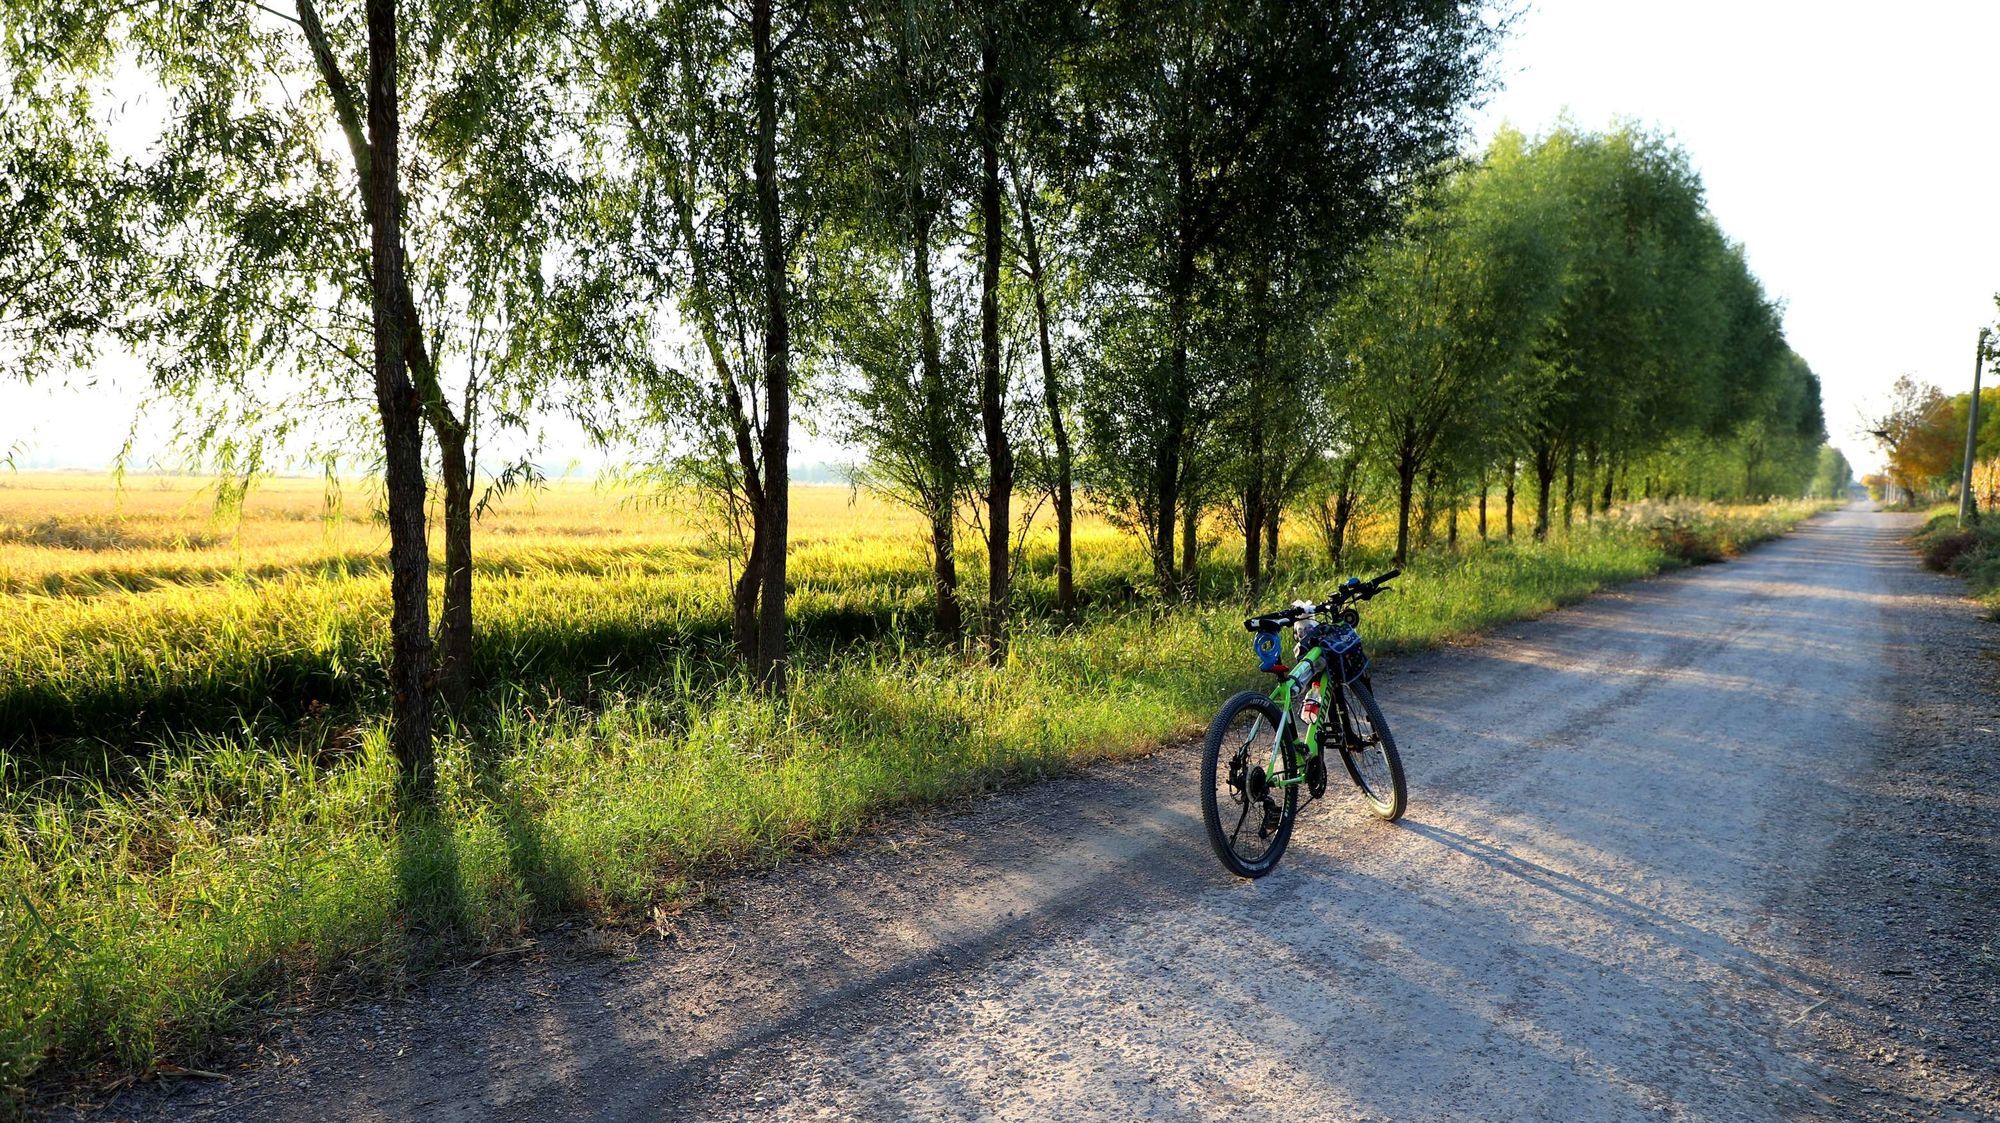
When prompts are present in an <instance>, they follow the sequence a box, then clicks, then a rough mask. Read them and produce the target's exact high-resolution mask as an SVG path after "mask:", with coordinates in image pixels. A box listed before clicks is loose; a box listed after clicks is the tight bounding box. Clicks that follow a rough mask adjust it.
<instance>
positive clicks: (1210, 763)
mask: <svg viewBox="0 0 2000 1123" xmlns="http://www.w3.org/2000/svg"><path fill="white" fill-rule="evenodd" d="M1401 572H1402V571H1401V570H1396V569H1392V570H1390V571H1389V572H1387V573H1384V574H1382V575H1381V576H1380V577H1377V578H1374V579H1373V580H1370V581H1363V580H1361V579H1360V578H1358V577H1350V578H1348V579H1347V581H1346V583H1345V584H1343V585H1341V586H1340V587H1339V588H1338V589H1337V590H1336V591H1335V592H1334V595H1333V597H1332V599H1330V600H1327V601H1325V602H1323V603H1321V604H1314V603H1312V602H1311V601H1299V602H1297V603H1295V604H1293V605H1292V607H1290V608H1287V609H1284V610H1282V611H1279V612H1269V613H1265V614H1264V615H1262V616H1253V617H1251V618H1250V619H1248V620H1245V621H1244V622H1243V626H1244V628H1246V629H1248V630H1249V631H1251V632H1252V633H1254V634H1255V635H1256V641H1255V644H1254V647H1255V650H1256V652H1257V655H1258V658H1259V660H1260V662H1261V666H1262V669H1263V670H1265V671H1269V672H1271V673H1272V674H1275V675H1278V676H1279V678H1278V685H1277V686H1275V687H1273V688H1272V689H1271V692H1270V693H1269V694H1260V693H1258V692H1257V691H1255V690H1246V691H1244V692H1243V693H1241V694H1238V695H1236V696H1235V697H1234V698H1231V699H1230V700H1229V701H1227V702H1225V703H1223V706H1222V712H1221V713H1218V714H1216V715H1215V720H1214V721H1213V722H1211V723H1210V724H1209V727H1208V740H1207V742H1206V743H1205V744H1204V745H1203V746H1202V765H1201V767H1202V789H1201V813H1202V819H1203V821H1204V822H1206V823H1207V825H1208V840H1209V841H1210V842H1211V843H1213V844H1214V845H1215V854H1216V857H1218V858H1221V859H1222V864H1223V865H1224V866H1226V867H1228V869H1229V872H1231V873H1233V874H1235V875H1237V876H1238V877H1250V878H1256V877H1263V876H1264V875H1265V874H1267V873H1270V872H1271V871H1272V870H1274V869H1276V868H1277V867H1278V859H1279V858H1281V857H1283V856H1284V853H1285V846H1286V844H1287V843H1289V842H1290V841H1291V839H1292V822H1293V819H1294V818H1295V817H1296V816H1297V814H1298V807H1299V789H1300V788H1304V789H1305V790H1306V792H1307V793H1308V794H1309V795H1310V797H1311V798H1313V799H1319V798H1321V797H1322V796H1324V795H1325V794H1326V777H1327V765H1326V756H1327V753H1328V751H1329V750H1331V751H1333V752H1337V753H1338V754H1339V757H1340V762H1341V764H1342V765H1344V766H1345V767H1346V769H1347V775H1348V778H1349V779H1351V780H1353V781H1354V786H1355V787H1356V788H1359V789H1360V790H1361V796H1362V798H1363V800H1365V801H1366V802H1367V804H1368V808H1369V810H1371V811H1373V812H1374V813H1375V814H1376V815H1377V816H1379V817H1381V818H1383V819H1388V820H1391V821H1393V820H1395V819H1398V818H1401V817H1402V814H1403V808H1404V806H1405V805H1406V804H1407V802H1408V799H1409V796H1408V792H1407V790H1406V789H1405V788H1404V784H1403V758H1402V757H1401V756H1398V755H1397V753H1396V739H1395V738H1394V737H1393V736H1391V735H1390V733H1389V723H1388V722H1386V721H1384V720H1383V718H1382V710H1381V707H1379V706H1377V705H1376V704H1375V693H1374V691H1373V689H1371V686H1370V680H1369V675H1368V655H1367V652H1366V651H1365V650H1364V649H1363V648H1362V645H1361V635H1360V633H1358V632H1356V631H1355V625H1357V624H1359V623H1360V622H1361V616H1360V614H1359V613H1358V612H1356V611H1355V609H1354V607H1353V606H1354V605H1355V604H1358V603H1360V602H1362V601H1366V600H1370V599H1372V598H1373V597H1375V596H1376V595H1377V594H1379V593H1381V592H1382V590H1383V589H1384V588H1385V587H1386V586H1387V585H1388V583H1389V582H1390V581H1391V580H1393V579H1394V578H1395V577H1396V576H1398V575H1399V574H1400V573H1401ZM1321 617H1325V618H1326V621H1325V622H1324V623H1322V622H1321ZM1286 625H1290V626H1291V627H1292V628H1293V629H1294V630H1295V631H1296V632H1297V633H1298V644H1297V647H1296V649H1295V651H1294V659H1293V663H1292V664H1291V665H1289V666H1287V665H1286V664H1285V663H1283V662H1281V661H1280V658H1279V656H1280V655H1281V654H1282V651H1283V643H1282V640H1281V638H1280V633H1281V632H1282V631H1283V629H1284V628H1285V626H1286Z"/></svg>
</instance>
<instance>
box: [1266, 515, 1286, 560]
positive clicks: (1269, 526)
mask: <svg viewBox="0 0 2000 1123" xmlns="http://www.w3.org/2000/svg"><path fill="white" fill-rule="evenodd" d="M1284 513H1285V512H1284V508H1283V506H1282V505H1280V504H1278V503H1276V502H1266V503H1265V504H1264V567H1265V572H1266V573H1276V572H1277V571H1278V520H1279V519H1280V518H1282V517H1283V516H1284Z"/></svg>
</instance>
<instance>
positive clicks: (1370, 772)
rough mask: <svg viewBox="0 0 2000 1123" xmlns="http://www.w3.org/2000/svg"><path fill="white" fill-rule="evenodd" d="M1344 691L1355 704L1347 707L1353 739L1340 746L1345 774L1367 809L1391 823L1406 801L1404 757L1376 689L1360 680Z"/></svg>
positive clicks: (1397, 816)
mask: <svg viewBox="0 0 2000 1123" xmlns="http://www.w3.org/2000/svg"><path fill="white" fill-rule="evenodd" d="M1347 694H1348V697H1349V698H1350V699H1352V700H1353V702H1354V703H1355V704H1354V705H1351V706H1349V707H1348V708H1347V712H1348V721H1349V726H1350V728H1351V729H1352V731H1353V734H1354V736H1353V738H1352V739H1350V740H1349V741H1348V742H1347V743H1346V744H1345V745H1342V746H1341V753H1340V760H1341V763H1343V764H1345V765H1347V775H1348V777H1349V778H1350V779H1352V780H1353V781H1354V786H1355V787H1357V788H1360V789H1361V797H1362V798H1363V799H1364V800H1366V801H1367V803H1368V809H1369V810H1370V811H1373V812H1374V813H1375V814H1376V815H1378V816H1380V817H1381V818H1384V819H1387V820H1389V821H1390V822H1394V821H1396V820H1397V819H1400V818H1402V817H1403V809H1404V808H1405V807H1406V806H1408V804H1409V798H1410V796H1409V789H1408V788H1407V786H1405V784H1404V783H1403V758H1402V756H1401V755H1399V754H1398V753H1397V752H1396V738H1395V737H1393V736H1391V735H1390V733H1389V723H1388V722H1387V721H1386V720H1384V719H1383V717H1382V708H1381V707H1380V706H1377V705H1376V704H1375V692H1374V691H1372V690H1370V689H1369V688H1368V683H1367V682H1366V681H1364V680H1363V679H1355V680H1354V681H1353V682H1350V683H1348V684H1347Z"/></svg>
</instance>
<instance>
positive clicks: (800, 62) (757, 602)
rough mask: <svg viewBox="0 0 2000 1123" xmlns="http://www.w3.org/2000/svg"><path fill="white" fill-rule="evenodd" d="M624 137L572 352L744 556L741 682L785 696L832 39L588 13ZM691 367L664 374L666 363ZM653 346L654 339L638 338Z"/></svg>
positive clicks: (699, 20)
mask: <svg viewBox="0 0 2000 1123" xmlns="http://www.w3.org/2000/svg"><path fill="white" fill-rule="evenodd" d="M585 19H586V22H587V27H588V34H589V36H590V42H591V43H592V45H593V48H594V53H595V55H596V57H597V58H598V60H599V64H600V65H601V67H602V68H603V70H602V75H601V77H600V78H599V80H598V81H597V83H596V84H595V93H596V99H595V102H594V111H595V117H594V118H593V120H595V121H596V122H598V123H599V125H600V127H602V128H605V129H608V130H612V131H613V133H614V135H615V137H616V139H617V141H618V142H619V143H618V145H617V148H616V149H615V151H614V152H613V153H612V159H611V161H610V164H611V170H610V171H609V172H608V173H607V174H608V176H609V179H610V182H609V183H608V184H607V187H606V189H605V190H606V195H607V204H606V206H605V207H604V208H602V210H601V212H600V214H599V216H598V221H599V223H600V227H599V229H598V230H597V232H596V233H595V234H594V235H593V237H592V245H593V247H594V251H595V252H594V268H592V269H589V270H585V271H583V272H581V273H580V274H579V275H578V277H577V278H576V279H575V285H576V287H577V288H578V289H580V290H583V292H584V293H585V295H582V296H580V297H579V298H578V300H577V301H576V302H575V305H576V308H577V310H578V311H577V320H578V322H577V324H576V325H575V327H574V328H573V331H574V333H575V334H576V335H578V336H581V337H584V338H587V339H589V340H592V341H593V345H592V346H591V348H590V349H589V350H590V352H591V353H593V354H595V355H598V356H600V357H601V358H602V359H603V360H604V362H605V364H606V366H607V368H608V370H609V371H610V372H613V373H616V374H617V375H619V376H620V377H619V378H618V379H616V380H614V381H613V382H611V383H610V384H609V387H608V389H610V390H612V391H615V390H617V389H618V388H619V387H623V386H634V385H636V387H637V388H638V389H639V390H640V391H641V397H642V401H643V404H644V408H643V409H642V410H641V411H640V413H641V417H642V419H643V420H644V421H646V422H649V423H650V424H651V427H652V429H653V431H654V432H655V433H656V434H657V440H658V442H659V445H660V446H662V447H657V448H655V450H654V452H655V457H656V459H657V460H658V461H659V462H660V464H661V466H662V467H663V468H665V469H666V470H667V471H668V472H669V474H670V475H671V476H673V478H675V479H677V480H679V481H681V482H685V483H692V484H694V485H695V486H696V487H697V488H698V489H700V491H701V492H702V494H704V495H706V496H707V497H708V498H709V499H710V500H711V501H712V503H713V504H714V506H715V507H716V509H717V510H718V511H719V512H720V513H721V515H722V522H723V524H724V525H725V526H726V527H727V528H729V536H730V538H731V541H732V542H733V544H734V545H735V546H736V548H737V550H738V551H739V552H738V554H737V557H738V560H739V562H740V568H739V569H738V570H737V573H736V577H735V579H734V581H733V582H732V587H731V605H732V610H731V634H732V639H733V644H734V648H735V651H736V654H737V657H738V660H739V661H740V663H741V665H742V666H743V668H744V669H745V670H746V671H747V672H748V673H749V674H750V676H751V677H752V678H753V679H754V680H755V681H756V682H758V683H760V684H762V685H763V686H765V687H767V688H769V689H772V690H774V691H782V690H783V689H784V687H785V684H786V675H785V660H786V646H785V641H786V637H785V597H786V584H785V582H786V577H785V573H786V557H785V554H786V540H787V534H788V526H789V511H790V508H789V487H790V472H789V459H790V447H791V443H790V442H791V424H792V421H791V416H792V397H793V384H794V369H795V355H796V353H797V352H799V351H802V350H804V349H802V348H798V347H797V346H796V345H795V343H794V341H793V337H792V326H793V310H794V305H795V302H796V292H795V285H794V282H793V278H792V269H793V266H794V265H795V264H796V256H797V255H800V254H804V253H808V252H810V251H811V250H812V249H813V247H814V246H815V245H816V243H815V241H814V236H815V233H816V229H815V212H814V211H813V208H812V200H811V198H810V194H809V192H807V191H806V189H805V187H804V184H805V181H806V180H807V179H808V178H809V177H810V176H811V175H812V174H813V171H814V170H815V169H816V167H817V165H815V164H814V163H813V160H812V144H813V139H812V137H813V134H812V131H811V127H810V122H809V121H807V120H805V119H804V118H805V115H806V111H807V110H809V109H810V108H811V107H810V106H808V105H804V104H802V102H801V100H800V98H799V97H798V96H797V91H798V90H799V88H800V87H801V86H802V85H808V84H810V83H811V82H812V81H813V80H814V77H815V73H814V68H815V67H816V66H817V65H818V62H819V55H818V53H817V47H818V45H819V42H820V40H819V39H818V38H817V37H816V36H815V34H814V29H813V28H812V27H811V26H810V25H809V24H807V23H806V22H805V20H804V17H803V15H802V14H801V13H799V12H797V11H794V10H790V9H783V8H779V7H777V6H776V5H775V4H774V3H773V2H772V0H753V2H752V4H751V5H750V6H749V8H748V9H747V10H746V11H744V12H738V11H736V10H735V9H729V8H718V7H716V6H713V5H709V4H706V3H701V2H698V0H662V2H660V3H657V4H647V3H635V4H631V5H629V6H623V7H618V6H612V5H609V4H593V5H591V6H590V7H589V8H588V9H587V10H586V12H585ZM683 326H685V327H686V328H687V329H688V330H687V332H686V333H685V334H686V335H688V336H691V337H692V343H691V344H689V345H686V346H682V347H680V348H679V350H680V351H681V353H682V355H683V356H684V357H686V358H688V359H689V360H691V361H688V362H685V363H676V362H673V361H662V359H661V357H660V355H659V350H660V349H661V347H662V346H663V345H664V346H665V347H667V348H668V349H674V347H675V343H676V342H677V337H679V336H681V335H682V331H681V329H682V327H683ZM634 331H638V332H640V333H641V334H642V338H640V339H634V338H632V335H631V333H632V332H634Z"/></svg>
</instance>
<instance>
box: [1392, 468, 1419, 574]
mask: <svg viewBox="0 0 2000 1123" xmlns="http://www.w3.org/2000/svg"><path fill="white" fill-rule="evenodd" d="M1416 487H1417V462H1416V458H1415V457H1413V456H1410V455H1409V454H1408V453H1405V454H1403V455H1402V456H1401V457H1399V458H1398V459H1397V461H1396V556H1395V557H1394V558H1393V559H1391V561H1392V564H1394V565H1396V566H1398V567H1400V566H1402V565H1403V564H1404V563H1406V562H1408V561H1409V560H1410V499H1411V497H1412V495H1413V494H1414V493H1415V491H1416Z"/></svg>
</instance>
